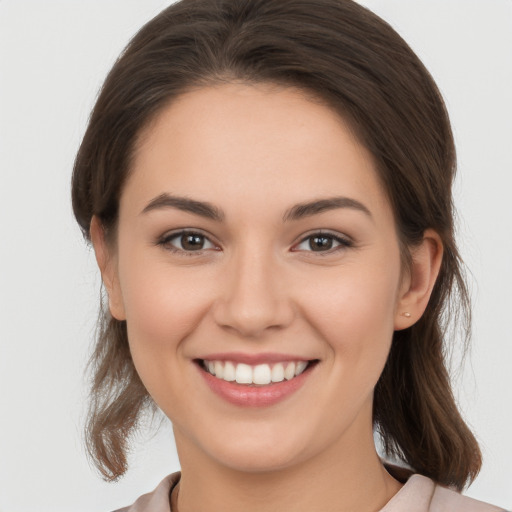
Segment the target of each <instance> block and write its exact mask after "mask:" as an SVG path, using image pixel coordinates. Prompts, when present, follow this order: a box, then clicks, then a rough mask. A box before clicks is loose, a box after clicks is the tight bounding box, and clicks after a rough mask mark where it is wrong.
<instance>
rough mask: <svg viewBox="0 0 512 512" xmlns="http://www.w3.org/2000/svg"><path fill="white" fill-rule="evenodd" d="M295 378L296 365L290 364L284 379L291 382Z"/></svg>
mask: <svg viewBox="0 0 512 512" xmlns="http://www.w3.org/2000/svg"><path fill="white" fill-rule="evenodd" d="M293 377H295V363H288V364H287V365H286V366H285V368H284V378H285V379H286V380H290V379H293Z"/></svg>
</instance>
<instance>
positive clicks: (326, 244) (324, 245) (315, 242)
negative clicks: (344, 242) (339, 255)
mask: <svg viewBox="0 0 512 512" xmlns="http://www.w3.org/2000/svg"><path fill="white" fill-rule="evenodd" d="M309 245H310V247H311V249H312V250H313V251H322V250H326V249H330V248H331V247H332V238H331V237H328V236H314V237H313V238H312V239H311V240H310V242H309Z"/></svg>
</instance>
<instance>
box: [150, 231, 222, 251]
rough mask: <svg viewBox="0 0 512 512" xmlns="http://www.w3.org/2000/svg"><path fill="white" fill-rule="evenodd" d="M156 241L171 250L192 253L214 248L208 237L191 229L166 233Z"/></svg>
mask: <svg viewBox="0 0 512 512" xmlns="http://www.w3.org/2000/svg"><path fill="white" fill-rule="evenodd" d="M158 243H159V245H162V246H164V247H165V248H166V249H169V250H170V251H173V252H183V253H192V252H199V251H202V250H206V249H216V246H215V245H214V244H213V243H212V242H211V241H210V240H209V239H208V237H206V236H205V235H203V234H201V233H196V232H193V231H181V232H179V233H172V234H169V235H166V236H164V237H163V238H162V239H161V240H160V241H159V242H158Z"/></svg>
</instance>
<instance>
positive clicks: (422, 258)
mask: <svg viewBox="0 0 512 512" xmlns="http://www.w3.org/2000/svg"><path fill="white" fill-rule="evenodd" d="M442 259H443V244H442V241H441V237H440V236H439V235H438V234H437V232H436V231H434V230H433V229H427V230H426V231H425V233H424V235H423V240H422V242H421V244H420V245H418V246H416V247H414V248H413V249H412V250H411V260H412V262H411V267H410V271H409V276H408V279H407V280H405V281H406V282H404V286H403V288H402V289H401V290H400V296H399V298H398V301H397V308H396V312H395V330H400V329H406V328H407V327H410V326H411V325H413V324H414V323H416V322H417V321H418V320H419V319H420V318H421V316H422V315H423V313H424V311H425V309H426V307H427V304H428V301H429V299H430V295H431V293H432V290H433V288H434V285H435V283H436V279H437V276H438V275H439V270H440V268H441V262H442Z"/></svg>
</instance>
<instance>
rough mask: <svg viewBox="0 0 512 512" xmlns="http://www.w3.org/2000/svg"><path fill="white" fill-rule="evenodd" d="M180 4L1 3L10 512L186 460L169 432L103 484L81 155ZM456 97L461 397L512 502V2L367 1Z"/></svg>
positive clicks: (505, 502)
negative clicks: (87, 402) (106, 92)
mask: <svg viewBox="0 0 512 512" xmlns="http://www.w3.org/2000/svg"><path fill="white" fill-rule="evenodd" d="M168 3H169V2H164V1H162V0H87V1H85V0H83V1H74V0H61V1H57V0H46V1H44V2H42V1H41V0H31V1H29V0H0V512H59V511H66V512H68V511H71V510H72V511H75V512H82V511H84V512H85V511H88V512H90V511H98V512H100V511H105V512H106V511H108V510H112V509H114V508H117V507H120V506H122V505H126V504H129V503H131V502H132V501H133V500H134V499H135V498H136V497H137V496H138V495H140V494H141V493H143V492H146V491H148V490H151V489H152V488H153V487H154V486H155V485H156V484H157V483H158V482H159V481H160V480H161V479H162V478H163V477H164V476H165V475H166V474H168V473H170V472H172V471H175V470H177V469H179V463H178V460H177V457H176V453H175V450H174V446H173V440H172V432H171V429H170V427H169V425H164V426H163V427H162V428H161V429H160V430H159V431H158V433H157V434H151V435H150V434H146V433H141V434H140V435H139V436H138V443H137V444H136V446H135V448H134V450H133V454H132V457H131V463H132V465H131V469H130V471H129V472H128V473H127V475H126V477H125V478H124V479H122V480H121V481H120V482H118V483H115V484H107V483H104V482H102V481H101V480H100V479H99V477H98V476H97V475H96V473H95V472H94V470H93V469H92V468H91V467H90V466H89V464H88V462H87V460H86V457H85V453H84V449H83V444H82V436H81V429H82V420H83V415H84V398H85V393H86V386H85V381H84V378H83V370H84V365H85V361H86V359H87V356H88V353H89V350H90V344H91V341H92V338H93V328H94V320H95V316H96V310H97V304H98V298H99V285H100V281H99V276H98V272H97V270H96V267H95V263H94V257H93V254H92V252H91V251H90V250H89V249H88V248H87V246H86V245H85V244H84V242H83V240H82V238H81V235H80V234H79V231H78V228H77V227H76V225H75V224H74V220H73V218H72V212H71V206H70V197H69V188H70V186H69V184H70V175H71V168H72V163H73V158H74V154H75V152H76V150H77V147H78V144H79V141H80V137H81V135H82V134H83V132H84V129H85V125H86V121H87V117H88V114H89V111H90V109H91V107H92V105H93V103H94V100H95V96H96V94H97V91H98V89H99V87H100V84H101V83H102V80H103V78H104V77H105V75H106V73H107V71H108V69H109V68H110V66H111V65H112V63H113V61H114V59H115V58H116V56H117V55H118V54H119V52H120V51H121V50H122V48H123V47H124V46H125V44H126V43H127V41H128V40H129V38H130V37H131V36H132V35H133V34H134V33H135V32H136V30H137V29H138V28H139V27H140V26H141V25H142V24H143V23H144V22H146V21H147V20H149V19H150V18H151V17H153V16H154V15H155V14H157V13H158V12H159V11H160V10H161V9H162V8H164V7H165V6H166V5H167V4H168ZM362 3H364V4H365V5H367V6H369V7H370V8H372V9H373V10H374V11H375V12H377V13H378V14H379V15H381V16H382V17H383V18H384V19H386V20H387V21H388V22H389V23H391V25H392V26H393V27H395V28H396V29H397V30H398V32H399V33H400V34H401V35H402V36H403V37H404V38H405V39H406V41H408V42H409V44H410V45H411V46H412V48H413V49H414V50H415V51H416V52H417V54H418V55H419V56H420V58H421V59H422V60H423V61H424V63H425V64H426V66H427V67H428V68H429V69H430V71H431V72H432V74H433V76H434V78H435V79H436V80H437V82H438V84H439V87H440V89H441V91H442V92H443V94H444V97H445V99H446V102H447V105H448V109H449V112H450V114H451V119H452V122H453V128H454V132H455V137H456V142H457V146H458V156H459V176H458V180H457V186H456V190H455V199H456V205H457V207H458V209H459V216H460V219H459V242H460V245H461V249H462V254H463V257H464V258H465V260H466V262H467V264H468V266H469V268H470V269H471V272H472V274H471V278H470V281H471V283H472V290H473V298H474V339H473V350H472V353H471V354H470V356H469V358H468V360H467V363H466V365H465V367H464V368H463V369H461V368H459V366H458V363H457V362H456V363H455V365H454V366H455V369H456V370H459V371H458V372H457V373H458V374H459V377H458V379H457V381H456V392H457V396H458V397H459V400H460V405H461V408H462V410H463V412H464V416H465V418H466V419H467V420H468V422H469V424H470V425H471V426H472V427H473V428H474V430H475V432H476V434H477V436H478V439H479V440H480V442H481V445H482V449H483V452H484V456H485V462H484V466H483V469H482V472H481V474H480V476H479V477H478V479H477V480H476V482H475V483H474V484H473V486H472V487H470V489H469V490H468V491H467V493H468V494H469V495H470V496H473V497H477V498H479V499H482V500H486V501H491V502H494V503H497V504H500V505H501V506H503V507H507V508H512V485H511V483H512V481H511V477H512V440H511V436H510V433H511V427H512V399H511V395H512V379H511V370H510V368H511V362H512V334H511V327H510V324H509V321H510V319H511V316H512V293H511V291H512V257H511V255H512V206H511V204H512V202H511V198H510V196H511V189H512V156H511V155H512V153H511V146H512V1H511V0H366V1H362Z"/></svg>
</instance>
